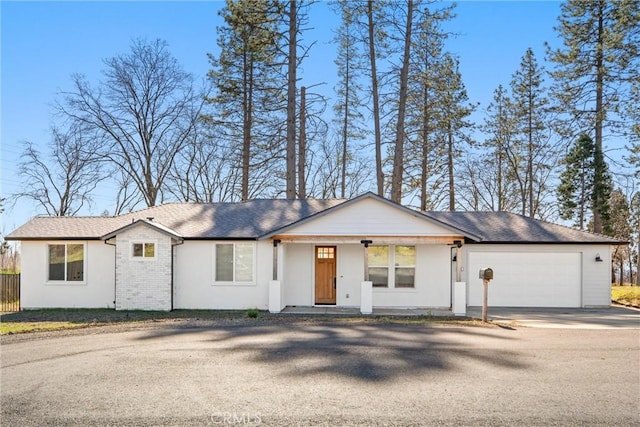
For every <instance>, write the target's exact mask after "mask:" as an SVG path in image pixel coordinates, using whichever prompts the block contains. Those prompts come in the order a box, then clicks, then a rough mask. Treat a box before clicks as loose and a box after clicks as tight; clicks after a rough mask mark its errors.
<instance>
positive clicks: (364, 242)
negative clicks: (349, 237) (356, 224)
mask: <svg viewBox="0 0 640 427" xmlns="http://www.w3.org/2000/svg"><path fill="white" fill-rule="evenodd" d="M360 243H362V244H363V245H364V247H365V248H368V247H369V245H370V244H372V243H373V240H360Z"/></svg>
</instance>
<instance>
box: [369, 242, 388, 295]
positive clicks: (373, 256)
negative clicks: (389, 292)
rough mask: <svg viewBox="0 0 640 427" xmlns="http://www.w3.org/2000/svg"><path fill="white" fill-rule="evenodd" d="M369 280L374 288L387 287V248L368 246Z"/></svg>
mask: <svg viewBox="0 0 640 427" xmlns="http://www.w3.org/2000/svg"><path fill="white" fill-rule="evenodd" d="M369 280H370V281H371V282H373V286H374V287H376V288H388V287H389V246H378V245H375V246H369Z"/></svg>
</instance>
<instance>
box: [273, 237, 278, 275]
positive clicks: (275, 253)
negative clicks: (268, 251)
mask: <svg viewBox="0 0 640 427" xmlns="http://www.w3.org/2000/svg"><path fill="white" fill-rule="evenodd" d="M279 243H280V240H279V239H275V240H274V241H273V280H278V244H279Z"/></svg>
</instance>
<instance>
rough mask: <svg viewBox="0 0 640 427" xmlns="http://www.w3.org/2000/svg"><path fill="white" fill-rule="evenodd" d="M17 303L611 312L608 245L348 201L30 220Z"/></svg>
mask: <svg viewBox="0 0 640 427" xmlns="http://www.w3.org/2000/svg"><path fill="white" fill-rule="evenodd" d="M6 238H7V240H16V241H20V242H21V256H22V279H21V282H22V284H21V286H22V289H21V305H22V307H23V308H24V309H34V308H54V307H55V308H61V307H65V308H71V307H78V308H80V307H82V308H94V307H102V308H104V307H108V308H115V309H116V310H173V309H247V308H258V309H263V310H267V309H268V310H270V311H271V312H279V311H281V310H282V309H283V308H284V307H286V306H314V305H335V306H337V307H359V308H360V310H361V311H362V312H363V313H371V311H372V309H375V308H412V309H414V308H433V309H451V310H453V312H454V313H456V314H464V313H465V310H466V307H467V306H480V305H482V288H483V287H482V280H481V279H480V278H479V276H478V273H479V270H480V269H481V268H486V267H491V268H492V269H493V271H494V280H493V281H492V282H491V284H490V292H489V306H494V307H495V306H506V307H602V306H609V305H610V284H611V248H612V245H617V244H621V243H623V242H620V241H618V240H615V239H612V238H609V237H605V236H601V235H596V234H591V233H586V232H582V231H578V230H574V229H571V228H568V227H563V226H559V225H555V224H551V223H547V222H543V221H538V220H534V219H531V218H526V217H523V216H520V215H515V214H510V213H505V212H417V211H414V210H411V209H408V208H406V207H403V206H400V205H398V204H395V203H393V202H391V201H389V200H387V199H384V198H382V197H379V196H377V195H374V194H372V193H367V194H364V195H361V196H359V197H356V198H353V199H350V200H312V199H309V200H252V201H247V202H241V203H213V204H193V203H170V204H166V205H162V206H157V207H153V208H148V209H144V210H141V211H137V212H133V213H128V214H125V215H120V216H115V217H35V218H33V219H31V220H30V221H29V222H27V223H26V224H24V225H23V226H21V227H20V228H18V229H17V230H15V231H14V232H12V233H11V234H10V235H8V236H7V237H6Z"/></svg>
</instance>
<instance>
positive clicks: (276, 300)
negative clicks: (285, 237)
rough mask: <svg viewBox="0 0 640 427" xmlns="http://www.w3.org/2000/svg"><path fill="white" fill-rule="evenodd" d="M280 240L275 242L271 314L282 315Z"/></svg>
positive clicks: (270, 296)
mask: <svg viewBox="0 0 640 427" xmlns="http://www.w3.org/2000/svg"><path fill="white" fill-rule="evenodd" d="M279 243H280V240H277V239H275V240H274V241H273V280H271V281H270V282H269V312H270V313H280V312H281V311H282V308H283V307H282V284H281V283H280V281H279V280H278V259H279V258H278V244H279Z"/></svg>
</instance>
